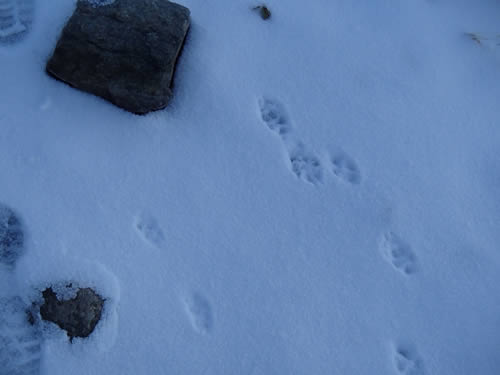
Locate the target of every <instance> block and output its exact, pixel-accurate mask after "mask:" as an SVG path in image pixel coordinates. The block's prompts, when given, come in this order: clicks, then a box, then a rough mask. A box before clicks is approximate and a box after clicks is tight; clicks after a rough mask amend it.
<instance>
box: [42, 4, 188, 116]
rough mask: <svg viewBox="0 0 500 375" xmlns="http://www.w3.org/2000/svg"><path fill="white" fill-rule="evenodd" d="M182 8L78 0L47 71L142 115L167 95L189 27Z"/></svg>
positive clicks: (161, 103) (162, 103)
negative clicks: (92, 2) (99, 3)
mask: <svg viewBox="0 0 500 375" xmlns="http://www.w3.org/2000/svg"><path fill="white" fill-rule="evenodd" d="M189 15H190V12H189V10H188V9H187V8H185V7H183V6H181V5H178V4H175V3H172V2H169V1H167V0H116V1H115V2H114V3H112V4H110V5H104V6H95V5H92V4H91V3H90V2H88V1H86V0H78V3H77V8H76V10H75V12H74V13H73V15H72V16H71V18H70V19H69V21H68V23H67V24H66V26H65V27H64V30H63V32H62V35H61V37H60V39H59V41H58V43H57V46H56V48H55V50H54V53H53V55H52V57H51V58H50V60H49V62H48V63H47V68H46V69H47V72H48V73H49V74H51V75H53V76H54V77H56V78H58V79H60V80H62V81H64V82H66V83H68V84H70V85H72V86H74V87H76V88H78V89H81V90H84V91H88V92H90V93H93V94H95V95H98V96H101V97H103V98H104V99H107V100H109V101H110V102H112V103H114V104H116V105H117V106H119V107H122V108H124V109H126V110H128V111H130V112H134V113H138V114H144V113H147V112H150V111H153V110H158V109H162V108H164V107H165V106H166V105H167V104H168V102H169V99H170V98H171V96H172V89H171V86H172V78H173V75H174V70H175V64H176V62H177V57H178V56H179V53H180V50H181V48H182V45H183V43H184V39H185V37H186V34H187V31H188V29H189V25H190V19H189Z"/></svg>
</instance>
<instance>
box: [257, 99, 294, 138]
mask: <svg viewBox="0 0 500 375" xmlns="http://www.w3.org/2000/svg"><path fill="white" fill-rule="evenodd" d="M259 110H260V117H261V119H262V121H263V122H264V124H266V125H267V127H268V128H269V129H271V130H272V131H274V132H275V133H277V134H279V135H280V136H281V137H284V136H286V134H288V133H290V131H291V130H292V126H291V124H290V121H289V120H288V115H287V113H286V110H285V108H284V106H283V105H282V104H281V103H280V102H279V101H277V100H274V99H268V98H260V99H259Z"/></svg>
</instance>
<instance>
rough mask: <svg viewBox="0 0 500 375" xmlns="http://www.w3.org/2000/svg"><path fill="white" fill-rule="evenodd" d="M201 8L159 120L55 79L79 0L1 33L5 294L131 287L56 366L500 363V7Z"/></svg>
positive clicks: (465, 366)
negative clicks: (266, 12) (64, 285)
mask: <svg viewBox="0 0 500 375" xmlns="http://www.w3.org/2000/svg"><path fill="white" fill-rule="evenodd" d="M7 1H9V0H7ZM1 2H4V3H5V0H0V4H1ZM22 2H23V6H25V7H26V6H27V4H28V5H29V4H30V2H29V1H28V0H23V1H22ZM180 2H181V3H182V4H183V5H185V6H188V7H189V8H190V9H191V12H192V27H191V30H190V33H189V35H188V40H187V43H186V45H185V48H184V51H183V55H182V57H181V59H180V63H179V66H178V70H177V74H176V81H175V92H174V94H175V98H174V100H173V101H172V103H171V105H170V106H169V108H168V109H166V110H164V111H160V112H156V113H153V114H150V115H147V116H142V117H141V116H135V115H132V114H129V113H126V112H124V111H122V110H120V109H118V108H116V107H114V106H113V105H111V104H109V103H107V102H105V101H103V100H101V99H99V98H96V97H93V96H91V95H89V94H85V93H82V92H79V91H77V90H74V89H72V88H70V87H68V86H66V85H64V84H62V83H60V82H57V81H55V80H53V79H52V78H50V77H49V76H47V74H46V73H45V71H44V66H45V63H46V61H47V59H48V57H49V56H50V54H51V52H52V49H53V48H54V46H55V43H56V41H57V38H58V35H59V33H60V31H61V29H62V27H63V26H64V23H65V21H66V19H67V18H68V17H69V16H70V15H71V13H72V11H73V9H74V6H75V0H50V1H41V0H35V2H34V8H33V11H32V12H31V13H29V12H28V13H26V14H31V15H32V17H33V23H32V24H31V25H30V26H29V28H28V31H27V32H26V34H25V37H24V38H20V39H18V40H13V41H11V43H2V44H0V99H1V100H0V129H1V132H0V178H1V181H2V183H1V184H0V203H2V204H4V205H7V206H9V207H11V208H12V209H13V210H14V211H15V212H16V213H17V214H18V215H19V217H20V218H21V220H22V222H23V225H24V228H25V232H26V233H25V236H26V241H25V247H26V252H25V255H24V256H23V257H22V258H21V259H20V260H19V261H18V263H17V265H16V267H15V269H14V270H10V269H7V268H5V269H4V268H2V269H0V282H1V284H0V296H3V297H5V296H9V295H10V296H14V295H17V296H20V297H21V298H22V299H23V300H24V302H25V303H28V302H29V301H30V299H32V298H35V297H36V293H37V290H39V289H40V288H41V287H43V286H44V285H48V284H50V283H57V282H60V281H64V280H68V279H71V280H73V281H75V282H79V283H81V284H82V285H85V286H93V287H95V288H96V289H97V290H98V291H99V292H100V293H101V294H103V296H104V297H105V298H107V301H106V307H105V308H106V310H105V314H104V319H103V320H102V321H101V322H100V323H99V325H98V327H97V330H96V332H94V334H93V335H92V336H91V337H89V338H88V339H75V340H74V342H73V344H70V342H69V341H68V339H67V338H66V337H65V335H64V334H63V333H62V331H60V330H58V329H56V328H54V326H49V325H47V326H45V327H43V331H42V332H41V333H39V335H40V336H39V338H40V344H39V346H36V347H37V348H38V349H37V350H38V351H39V353H35V355H40V358H41V361H40V365H39V370H38V368H37V369H35V373H37V374H40V375H45V374H50V375H58V374H74V375H78V374H106V375H115V374H116V375H118V374H120V375H123V374H189V375H195V374H214V375H221V374H232V375H234V374H244V375H246V374H248V375H250V374H253V375H258V374H259V375H260V374H266V375H267V374H278V375H280V374H283V375H285V374H287V375H289V374H304V375H306V374H307V375H310V374H314V375H316V374H317V375H323V374H339V375H340V374H342V375H354V374H360V375H365V374H395V375H399V374H402V375H429V374H439V375H448V374H449V375H461V374H463V375H471V374H478V375H497V374H499V373H500V349H499V348H500V293H499V286H500V152H499V150H500V128H499V125H500V110H499V108H500V107H499V105H498V100H499V98H500V46H499V45H498V43H497V39H495V38H497V37H496V35H497V33H500V22H499V19H500V4H499V3H498V1H495V0H407V1H393V0H378V1H373V0H359V1H349V0H329V1H326V0H314V1H299V0H288V1H278V0H269V1H268V2H267V3H266V4H267V5H268V6H269V8H270V10H271V11H272V17H271V19H270V20H268V21H263V20H262V19H261V18H260V17H259V15H258V13H257V12H255V11H252V7H253V6H255V5H257V4H258V3H253V2H252V1H248V0H245V1H234V0H218V1H205V0H182V1H180ZM31 4H33V3H31ZM467 33H474V35H479V42H478V41H477V40H474V38H473V37H472V36H471V35H467ZM481 38H482V39H481ZM11 300H12V299H11ZM9 309H10V310H9ZM13 309H14V310H15V308H14V307H12V306H11V307H9V308H5V307H4V309H3V310H2V309H0V313H1V312H2V311H4V312H3V313H4V314H7V313H8V311H11V310H13ZM5 311H7V313H6V312H5ZM9 314H10V313H9ZM15 319H17V318H15ZM15 319H14V320H15ZM16 324H20V323H19V322H17V323H16ZM0 329H2V328H0ZM5 335H6V334H4V337H5ZM37 345H38V344H37ZM0 350H4V352H5V350H7V349H6V347H5V345H4V346H3V347H0ZM13 355H14V354H13ZM4 357H5V356H4ZM11 360H12V361H17V362H19V363H21V362H22V361H23V360H25V358H11ZM0 375H11V373H10V372H8V373H6V370H4V369H2V368H0Z"/></svg>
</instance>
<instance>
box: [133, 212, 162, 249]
mask: <svg viewBox="0 0 500 375" xmlns="http://www.w3.org/2000/svg"><path fill="white" fill-rule="evenodd" d="M135 229H136V231H137V232H138V233H139V235H140V237H141V238H142V239H143V240H144V241H146V242H147V243H149V244H150V245H152V246H154V247H158V248H159V247H162V246H163V245H164V244H165V235H164V234H163V230H162V229H161V227H160V225H159V224H158V221H157V220H156V219H155V218H154V217H153V216H150V215H146V214H143V215H139V216H138V217H136V219H135Z"/></svg>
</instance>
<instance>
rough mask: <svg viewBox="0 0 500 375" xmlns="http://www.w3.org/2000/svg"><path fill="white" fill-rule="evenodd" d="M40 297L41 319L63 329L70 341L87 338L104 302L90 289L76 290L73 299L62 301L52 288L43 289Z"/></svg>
mask: <svg viewBox="0 0 500 375" xmlns="http://www.w3.org/2000/svg"><path fill="white" fill-rule="evenodd" d="M42 295H43V299H44V303H43V305H42V306H41V307H40V315H41V317H42V319H43V320H48V321H50V322H53V323H55V324H57V325H58V326H59V327H60V328H62V329H64V330H65V331H66V332H67V333H68V336H69V337H70V339H71V340H72V339H73V338H74V337H87V336H89V335H90V334H91V333H92V332H93V331H94V328H95V327H96V325H97V323H98V322H99V320H100V319H101V313H102V309H103V306H104V300H103V299H102V298H101V297H100V296H99V295H98V294H97V293H96V292H94V291H93V290H92V289H90V288H82V289H78V291H77V293H76V296H75V297H74V298H72V299H68V300H64V301H60V300H59V299H58V298H57V296H56V294H55V293H54V291H53V290H52V288H47V289H45V290H44V291H43V292H42Z"/></svg>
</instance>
